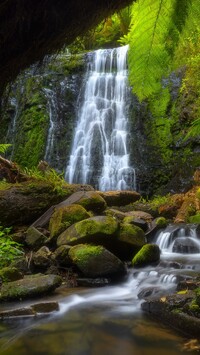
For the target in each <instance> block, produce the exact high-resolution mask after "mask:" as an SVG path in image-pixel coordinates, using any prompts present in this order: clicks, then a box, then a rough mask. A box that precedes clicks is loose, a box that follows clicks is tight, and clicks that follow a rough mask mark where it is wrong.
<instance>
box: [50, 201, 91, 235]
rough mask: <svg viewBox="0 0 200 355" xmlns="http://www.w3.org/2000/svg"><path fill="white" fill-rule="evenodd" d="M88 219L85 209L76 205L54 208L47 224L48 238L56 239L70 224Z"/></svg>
mask: <svg viewBox="0 0 200 355" xmlns="http://www.w3.org/2000/svg"><path fill="white" fill-rule="evenodd" d="M89 217H90V215H89V213H88V212H87V211H86V210H85V208H84V207H82V206H80V205H77V204H74V205H70V206H63V207H58V208H55V210H54V213H53V214H52V216H51V218H50V222H49V231H50V238H54V237H57V236H58V235H59V234H61V233H62V232H64V230H65V229H67V228H68V227H69V226H71V225H72V224H74V223H76V222H79V221H82V220H83V219H86V218H89Z"/></svg>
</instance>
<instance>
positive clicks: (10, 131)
mask: <svg viewBox="0 0 200 355" xmlns="http://www.w3.org/2000/svg"><path fill="white" fill-rule="evenodd" d="M10 105H11V106H12V107H13V108H14V115H13V118H12V121H11V124H10V126H9V128H8V132H7V137H6V141H8V142H9V143H11V144H12V147H11V149H12V150H11V154H10V156H9V159H11V160H12V158H13V154H14V149H15V135H16V122H17V117H18V113H19V107H18V101H17V99H16V98H15V97H12V98H11V99H10Z"/></svg>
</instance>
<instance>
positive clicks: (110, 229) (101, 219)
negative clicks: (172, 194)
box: [57, 216, 118, 246]
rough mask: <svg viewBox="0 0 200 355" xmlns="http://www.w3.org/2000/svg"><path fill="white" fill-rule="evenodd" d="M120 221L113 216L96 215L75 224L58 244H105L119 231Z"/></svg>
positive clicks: (59, 238) (62, 235)
mask: <svg viewBox="0 0 200 355" xmlns="http://www.w3.org/2000/svg"><path fill="white" fill-rule="evenodd" d="M117 229H118V223H117V221H116V220H115V219H114V218H112V217H107V216H96V217H91V218H88V219H85V220H83V221H81V222H78V223H75V224H73V225H72V226H71V227H69V228H68V229H66V231H64V232H63V233H62V234H61V235H60V236H59V237H58V239H57V245H58V246H60V245H64V244H68V245H76V244H80V243H95V244H97V243H99V244H103V243H104V241H106V240H107V239H108V238H111V237H112V236H114V234H115V233H116V232H117Z"/></svg>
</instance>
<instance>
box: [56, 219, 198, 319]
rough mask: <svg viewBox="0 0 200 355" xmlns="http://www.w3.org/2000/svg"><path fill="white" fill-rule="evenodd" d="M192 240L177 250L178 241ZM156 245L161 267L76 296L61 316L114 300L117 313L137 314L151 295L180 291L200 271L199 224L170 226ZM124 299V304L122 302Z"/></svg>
mask: <svg viewBox="0 0 200 355" xmlns="http://www.w3.org/2000/svg"><path fill="white" fill-rule="evenodd" d="M185 240H187V241H192V242H193V243H194V246H195V247H196V250H195V252H194V248H193V247H188V248H186V249H182V248H181V247H180V248H179V244H178V250H177V249H174V248H175V246H176V243H175V242H176V241H179V242H180V245H182V243H183V245H185V244H184V242H185ZM154 242H155V243H156V244H158V245H159V247H160V249H161V260H160V263H159V264H158V265H152V266H147V267H143V268H140V269H130V271H129V276H128V279H127V281H126V282H125V283H124V284H122V285H119V286H116V287H114V286H112V287H105V288H104V289H103V291H101V290H99V291H97V290H95V292H94V291H89V292H88V293H86V294H85V295H81V296H78V295H74V296H71V297H70V299H68V298H67V299H66V300H65V301H64V302H63V303H61V308H60V313H61V314H62V313H65V312H67V311H69V309H70V308H71V307H72V308H73V307H74V305H76V306H77V305H78V304H84V303H85V304H87V303H96V302H98V305H99V304H101V302H102V303H103V305H104V306H105V302H109V307H111V303H110V302H111V301H112V304H113V312H114V313H120V312H126V311H128V312H129V313H130V312H135V311H138V310H139V309H140V303H141V300H142V299H143V298H145V297H147V296H154V295H155V296H158V297H160V296H162V295H164V296H166V295H167V294H170V293H173V292H174V291H175V290H176V287H177V283H178V282H179V281H181V280H183V279H190V278H191V277H192V276H195V274H196V272H199V271H200V265H199V258H200V227H199V225H189V224H188V225H173V224H172V225H169V226H168V227H166V229H165V230H164V231H161V232H159V233H158V235H156V236H155V240H154ZM122 300H123V301H122ZM116 303H117V305H118V306H117V307H116Z"/></svg>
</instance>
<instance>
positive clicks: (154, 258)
mask: <svg viewBox="0 0 200 355" xmlns="http://www.w3.org/2000/svg"><path fill="white" fill-rule="evenodd" d="M159 260H160V248H159V246H158V245H156V244H146V245H144V246H143V247H142V248H141V249H140V251H139V252H138V253H137V254H136V255H135V256H134V258H133V260H132V265H133V266H136V267H142V266H145V265H148V264H155V263H158V262H159Z"/></svg>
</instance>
